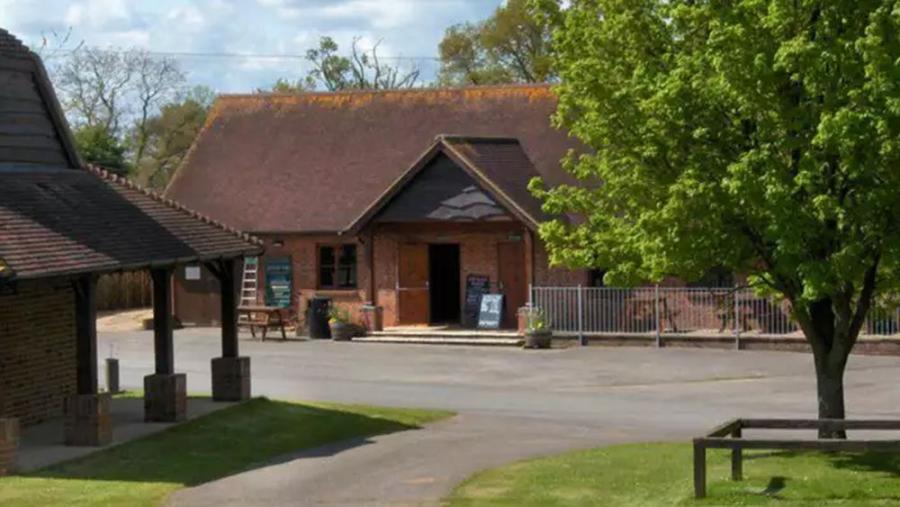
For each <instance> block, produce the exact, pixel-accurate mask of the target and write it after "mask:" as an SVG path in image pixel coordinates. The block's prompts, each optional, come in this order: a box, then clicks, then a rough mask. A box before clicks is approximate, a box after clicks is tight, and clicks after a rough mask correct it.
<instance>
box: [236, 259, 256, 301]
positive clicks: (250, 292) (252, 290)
mask: <svg viewBox="0 0 900 507" xmlns="http://www.w3.org/2000/svg"><path fill="white" fill-rule="evenodd" d="M258 284H259V258H258V257H247V258H245V259H244V276H243V278H242V279H241V301H240V306H254V305H256V304H257V299H256V295H257V291H258V289H259V287H258Z"/></svg>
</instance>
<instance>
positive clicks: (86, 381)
mask: <svg viewBox="0 0 900 507" xmlns="http://www.w3.org/2000/svg"><path fill="white" fill-rule="evenodd" d="M74 285H75V334H76V346H75V347H76V348H75V351H76V352H75V355H76V364H77V367H76V377H77V381H76V389H77V393H78V394H97V392H98V389H97V291H96V288H97V279H96V278H95V277H94V276H92V275H90V276H85V277H82V278H79V279H78V280H77V281H75V282H74Z"/></svg>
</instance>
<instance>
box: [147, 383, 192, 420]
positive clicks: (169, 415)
mask: <svg viewBox="0 0 900 507" xmlns="http://www.w3.org/2000/svg"><path fill="white" fill-rule="evenodd" d="M186 416H187V377H186V376H185V374H184V373H175V374H172V375H147V376H146V377H144V420H145V421H147V422H175V421H183V420H184V419H185V417H186Z"/></svg>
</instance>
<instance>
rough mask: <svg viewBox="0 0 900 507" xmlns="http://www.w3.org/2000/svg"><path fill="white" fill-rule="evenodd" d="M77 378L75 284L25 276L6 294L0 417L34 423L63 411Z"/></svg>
mask: <svg viewBox="0 0 900 507" xmlns="http://www.w3.org/2000/svg"><path fill="white" fill-rule="evenodd" d="M75 379H76V363H75V295H74V292H73V290H72V288H71V286H69V285H68V284H67V283H65V282H61V283H57V284H56V285H55V286H54V285H53V284H49V283H46V282H22V283H19V284H18V287H17V290H16V292H15V293H14V294H8V295H0V417H3V416H12V417H19V418H20V419H21V422H22V424H23V425H29V424H34V423H36V422H39V421H43V420H45V419H48V418H52V417H56V416H59V415H62V400H63V397H64V396H66V395H67V394H72V393H74V392H75Z"/></svg>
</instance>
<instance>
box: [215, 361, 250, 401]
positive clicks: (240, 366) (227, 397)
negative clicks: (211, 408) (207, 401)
mask: <svg viewBox="0 0 900 507" xmlns="http://www.w3.org/2000/svg"><path fill="white" fill-rule="evenodd" d="M212 391H213V392H212V395H213V401H244V400H249V399H250V358H249V357H217V358H214V359H213V360H212Z"/></svg>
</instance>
